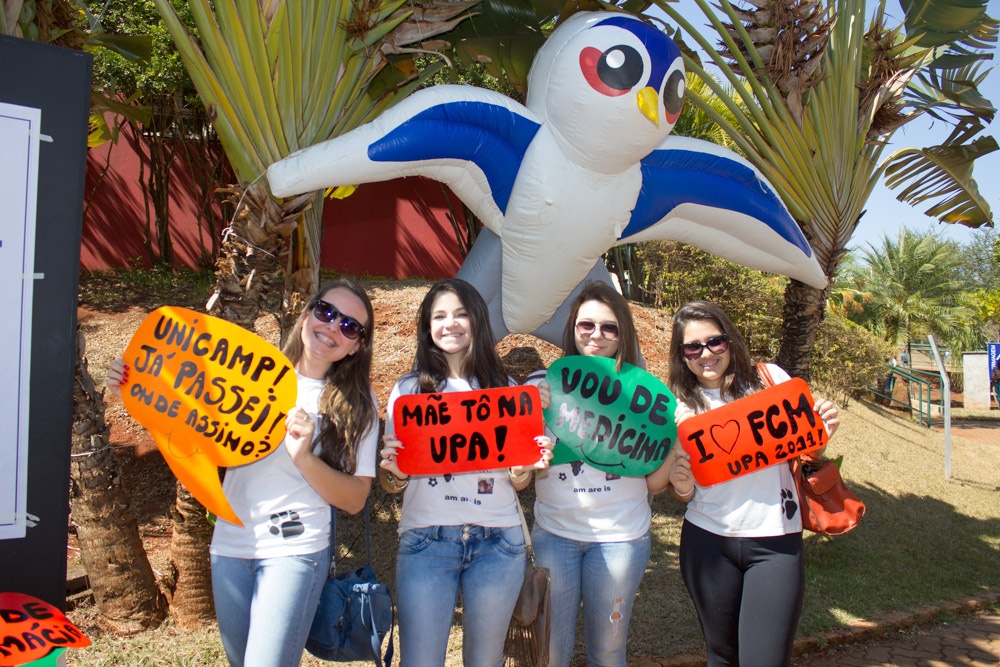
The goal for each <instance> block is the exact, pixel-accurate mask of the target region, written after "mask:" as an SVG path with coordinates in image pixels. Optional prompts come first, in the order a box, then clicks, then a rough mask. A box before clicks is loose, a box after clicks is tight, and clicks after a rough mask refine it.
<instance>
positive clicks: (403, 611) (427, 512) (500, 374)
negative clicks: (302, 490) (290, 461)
mask: <svg viewBox="0 0 1000 667" xmlns="http://www.w3.org/2000/svg"><path fill="white" fill-rule="evenodd" d="M413 368H414V370H413V372H412V373H409V374H407V375H404V376H403V377H402V378H400V379H399V381H398V382H396V386H395V387H393V389H392V393H391V395H390V396H389V405H388V407H387V409H386V415H387V420H386V428H385V431H386V433H385V436H384V437H383V441H384V447H383V448H382V450H381V456H382V461H381V463H380V465H381V467H382V468H383V469H384V470H385V471H386V473H387V476H386V477H385V478H384V482H383V486H384V487H385V488H386V489H387V490H388V491H390V492H393V493H399V492H400V491H403V490H404V489H405V495H404V496H403V513H402V516H401V518H400V521H399V556H398V558H397V560H396V605H397V608H398V609H399V647H400V654H401V656H400V665H401V667H432V666H433V665H444V662H445V657H446V654H447V650H448V638H449V634H450V631H451V623H452V617H453V615H454V611H455V603H456V601H457V598H458V594H459V592H460V591H461V594H462V662H463V664H464V665H466V667H500V665H501V664H502V663H503V647H504V639H505V638H506V636H507V626H508V624H509V622H510V618H511V615H512V614H513V611H514V604H515V602H516V601H517V596H518V593H519V592H520V589H521V582H522V581H523V580H524V571H525V541H524V535H523V533H522V530H521V521H520V517H519V515H518V509H517V502H518V501H517V495H516V491H517V490H519V489H523V488H524V487H526V486H527V485H528V483H529V482H530V481H531V474H532V470H534V469H541V468H545V467H546V466H548V460H549V458H550V457H551V451H550V450H551V448H552V444H551V442H550V441H549V439H548V438H547V437H545V436H544V435H542V434H541V433H539V434H538V437H537V438H535V440H536V442H537V443H538V447H539V452H538V456H539V459H538V462H537V463H536V464H535V465H534V466H517V467H513V468H510V469H500V470H487V471H483V472H465V473H444V474H433V475H412V476H410V475H406V474H405V473H404V472H402V471H401V470H400V468H399V464H398V462H397V454H398V453H400V452H401V450H402V448H403V443H401V442H400V441H399V439H398V438H396V431H395V428H394V425H393V422H392V419H393V406H394V404H395V402H396V401H397V400H398V399H399V398H400V396H404V395H409V394H432V393H443V392H456V391H463V392H464V391H472V390H481V389H493V388H497V387H507V386H510V385H512V384H514V382H513V380H512V379H511V378H509V377H508V376H507V374H506V373H504V371H503V366H502V363H501V361H500V357H499V356H498V355H497V352H496V349H495V347H494V345H493V335H492V333H491V330H490V321H489V314H488V311H487V308H486V303H485V302H484V301H483V298H482V297H481V296H480V295H479V293H478V292H477V291H476V290H475V288H474V287H472V285H470V284H469V283H467V282H465V281H463V280H459V279H457V278H453V279H450V280H443V281H441V282H439V283H436V284H435V285H434V286H433V287H431V289H430V291H429V292H428V293H427V296H425V297H424V300H423V302H422V303H421V304H420V312H419V314H418V317H417V353H416V358H415V360H414V363H413ZM410 446H417V445H414V444H412V443H411V445H410Z"/></svg>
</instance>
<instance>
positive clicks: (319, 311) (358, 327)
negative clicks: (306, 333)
mask: <svg viewBox="0 0 1000 667" xmlns="http://www.w3.org/2000/svg"><path fill="white" fill-rule="evenodd" d="M312 312H313V315H315V316H316V319H317V320H319V321H320V322H324V323H326V324H329V323H330V322H333V321H334V320H336V319H338V318H339V319H340V333H342V334H344V338H349V339H350V340H354V339H356V338H357V337H358V336H364V335H365V327H364V325H363V324H361V322H358V321H357V320H356V319H354V318H353V317H349V316H347V315H344V314H343V313H342V312H340V311H339V310H337V309H336V308H335V307H334V306H333V305H332V304H329V303H327V302H326V301H323V299H316V303H314V304H313V307H312Z"/></svg>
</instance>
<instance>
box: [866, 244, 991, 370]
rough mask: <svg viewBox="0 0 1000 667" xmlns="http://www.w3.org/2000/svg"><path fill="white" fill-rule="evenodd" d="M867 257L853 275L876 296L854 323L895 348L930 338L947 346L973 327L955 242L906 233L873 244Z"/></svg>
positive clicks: (870, 293)
mask: <svg viewBox="0 0 1000 667" xmlns="http://www.w3.org/2000/svg"><path fill="white" fill-rule="evenodd" d="M861 255H862V256H861V259H862V263H861V265H860V266H858V267H857V268H855V269H854V271H853V272H852V276H849V277H850V278H852V279H853V282H854V284H855V286H856V287H857V288H858V290H860V291H862V292H864V293H866V294H868V295H870V298H869V299H868V300H867V302H866V303H865V304H864V308H863V309H862V310H861V311H860V312H858V313H854V314H851V315H849V319H851V320H853V321H855V322H857V323H858V324H861V325H863V326H865V328H867V329H869V330H870V331H875V332H877V333H878V334H879V335H880V336H881V337H882V338H883V339H884V340H885V341H886V342H887V343H889V345H890V346H891V347H892V348H893V349H896V350H898V349H899V348H900V347H901V346H903V345H905V344H906V343H908V342H909V341H912V340H920V339H922V338H924V337H926V336H927V335H928V334H933V335H934V336H935V338H936V339H938V340H939V341H942V342H944V343H945V344H946V345H947V341H950V340H955V339H956V338H960V337H961V336H962V334H963V332H964V331H965V330H967V329H968V328H969V324H970V322H971V320H972V315H973V313H972V312H971V310H970V309H969V308H968V307H966V306H965V305H963V304H962V299H961V298H960V297H961V284H960V282H959V280H958V278H957V276H958V267H959V265H960V264H961V257H960V254H959V252H958V247H957V245H956V244H955V243H953V242H950V241H945V240H942V239H941V238H940V237H939V236H937V235H936V234H933V233H926V234H918V233H915V232H913V231H910V230H907V229H903V230H900V232H899V236H898V238H897V239H891V238H889V237H883V239H882V243H881V245H880V246H875V245H872V244H869V245H868V247H867V249H865V250H864V251H862V253H861Z"/></svg>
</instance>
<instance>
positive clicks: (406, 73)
mask: <svg viewBox="0 0 1000 667" xmlns="http://www.w3.org/2000/svg"><path fill="white" fill-rule="evenodd" d="M494 1H495V2H496V0H494ZM154 2H155V4H156V7H157V11H158V12H159V13H160V15H161V16H162V17H163V20H164V24H165V26H166V27H167V30H168V31H169V32H170V35H171V37H172V39H173V40H174V43H175V44H176V46H177V49H178V51H179V53H180V55H181V58H182V59H183V61H184V64H185V67H186V68H187V70H188V73H189V75H190V76H191V80H192V81H193V82H194V85H195V87H196V89H197V90H198V94H199V96H200V98H201V101H202V103H203V104H204V106H205V108H206V109H207V111H208V114H209V116H210V118H211V119H212V121H213V125H214V127H215V130H216V134H217V135H218V137H219V140H220V142H221V144H222V147H223V150H224V151H225V153H226V155H227V157H228V158H229V161H230V164H231V166H232V168H233V170H234V172H235V175H236V179H237V183H234V184H232V185H231V186H229V187H228V188H227V189H226V190H225V196H226V198H227V199H228V200H229V201H230V202H231V203H233V204H234V208H235V210H236V214H235V216H234V217H233V219H232V220H230V221H229V225H228V227H227V229H226V230H225V234H224V237H223V242H222V244H221V249H220V255H219V259H218V261H217V263H216V276H217V283H216V290H215V293H214V294H213V296H212V297H211V298H210V299H209V302H208V304H207V309H208V310H209V312H211V313H213V314H215V315H218V316H221V317H223V318H225V319H228V320H230V321H232V322H235V323H237V324H240V325H242V326H244V327H247V328H251V329H252V327H253V323H254V321H255V320H256V318H257V316H258V315H259V314H261V313H275V312H280V313H281V315H280V316H279V324H280V326H281V330H282V338H284V334H285V333H286V332H287V331H288V329H289V327H290V325H291V323H292V321H293V319H294V314H296V313H297V312H298V311H299V310H300V309H301V306H302V305H303V302H304V300H305V298H306V297H307V296H308V295H309V294H311V293H312V292H314V291H315V290H316V288H317V286H318V282H319V268H320V262H319V256H320V247H321V241H322V235H323V227H322V209H323V194H322V193H311V194H305V195H302V196H299V197H295V198H292V199H289V200H286V201H278V200H275V199H273V198H272V197H271V196H270V193H269V192H268V190H267V187H266V186H265V184H264V183H263V182H262V177H263V174H264V171H265V169H266V168H267V166H268V165H270V164H271V163H273V162H276V161H277V160H280V159H282V158H284V157H287V156H288V155H289V154H291V153H292V152H294V151H296V150H299V149H301V148H304V147H307V146H311V145H313V144H316V143H319V142H322V141H325V140H327V139H330V138H333V137H336V136H339V135H340V134H343V133H345V132H347V131H350V130H352V129H354V128H355V127H357V126H359V125H361V124H363V123H365V122H367V121H370V120H372V119H373V118H375V117H376V116H377V115H378V114H379V113H381V112H382V111H383V110H384V109H386V108H387V107H389V106H390V105H391V104H393V103H394V102H395V101H397V100H398V99H401V98H402V97H403V96H405V95H406V94H407V93H409V92H410V91H412V90H415V89H416V88H417V87H419V86H420V85H421V83H422V82H423V81H425V80H427V79H428V78H429V77H431V76H432V75H433V74H434V73H435V72H436V71H437V70H438V69H439V68H440V67H441V65H442V63H441V61H435V62H433V63H431V64H430V66H428V67H426V68H425V69H423V70H421V71H419V72H418V71H417V70H416V69H415V67H413V63H412V60H413V57H414V55H415V54H420V55H424V56H426V55H427V54H428V53H434V52H436V51H438V50H440V49H450V50H451V51H452V52H454V51H456V50H458V47H459V46H464V47H468V48H465V49H464V50H463V54H464V56H465V57H467V58H468V57H471V56H472V55H475V54H477V53H478V54H480V56H481V58H480V59H479V60H480V61H483V60H485V61H486V62H488V63H490V64H492V65H493V66H494V67H506V66H508V64H509V65H510V66H511V68H512V70H513V69H514V66H515V65H516V64H517V63H520V62H523V60H524V58H523V57H520V56H519V57H516V54H518V53H520V54H521V56H523V52H524V51H530V53H531V54H533V53H534V49H537V46H538V44H540V43H541V39H542V34H541V32H540V31H538V29H537V27H535V28H534V31H532V30H531V29H530V28H528V27H527V25H528V23H529V21H527V20H526V19H528V18H530V22H531V23H532V24H533V26H537V24H538V23H539V22H540V21H541V20H542V19H540V18H539V17H544V16H545V15H548V16H551V15H552V14H553V13H554V11H555V10H554V9H553V8H552V7H551V6H550V5H553V4H555V3H554V1H553V0H546V1H545V2H542V3H536V4H537V7H536V8H535V9H532V5H531V3H527V2H520V3H518V2H507V3H503V2H496V4H501V5H505V6H507V7H508V8H510V7H513V10H512V11H510V12H507V13H504V12H495V13H494V14H499V17H498V16H493V15H491V14H490V12H487V11H483V12H480V13H481V14H482V15H483V16H482V18H484V19H485V18H491V19H493V20H491V21H490V22H487V21H480V22H479V23H478V24H477V26H476V31H475V32H474V33H468V34H467V35H466V36H465V38H464V40H463V41H462V42H461V43H454V44H453V43H450V42H447V41H445V40H443V39H441V38H439V39H433V38H435V37H440V36H442V35H443V34H444V33H447V32H448V31H450V30H452V29H454V28H455V26H456V25H459V24H460V23H462V22H463V21H464V20H465V19H466V18H467V17H468V16H469V14H470V11H469V10H470V8H472V7H473V6H476V5H478V4H480V3H479V1H478V0H471V1H465V2H460V1H448V0H440V1H438V2H417V3H406V2H404V1H403V0H297V1H296V2H286V1H284V0H273V1H272V2H268V3H259V2H256V1H255V0H223V1H222V2H211V1H210V0H187V9H188V10H190V12H191V16H192V18H193V22H194V25H195V28H196V34H192V33H191V32H190V31H189V30H188V29H187V27H186V26H185V24H184V22H183V21H182V20H181V17H180V15H179V14H178V12H177V10H176V9H175V8H174V5H173V3H172V2H171V0H154ZM479 10H480V8H479V7H477V12H479ZM536 12H537V13H536ZM546 13H547V14H546ZM511 22H514V23H517V22H520V23H521V25H522V28H521V29H520V30H519V31H514V32H516V34H517V35H518V36H519V38H518V39H517V40H515V42H516V43H512V44H511V43H508V44H503V45H501V44H500V43H499V42H498V40H497V39H496V38H495V35H496V34H497V33H498V32H499V34H504V31H505V28H504V26H510V25H511ZM456 34H457V33H456ZM506 34H508V35H509V34H513V33H512V32H511V31H507V32H506ZM491 35H493V36H494V38H493V39H492V40H490V39H488V38H489V37H490V36H491ZM453 39H457V37H455V38H453ZM484 40H485V42H484ZM532 44H534V46H533V47H532ZM487 47H488V48H487ZM528 61H529V62H530V57H529V58H528ZM177 513H178V514H177V516H178V518H183V519H184V520H183V521H177V522H176V523H175V527H174V538H173V540H174V541H173V543H174V545H176V546H177V548H175V549H172V554H173V557H174V568H175V577H176V582H177V591H176V592H175V597H174V599H173V601H172V603H171V606H172V610H173V611H174V613H175V616H176V614H177V611H178V610H177V609H176V608H175V607H176V605H177V604H178V597H177V596H178V595H180V594H181V593H183V594H184V595H185V596H186V598H187V599H191V598H194V599H195V601H196V600H205V601H207V602H209V603H210V595H207V594H206V589H205V586H206V585H207V581H208V577H207V576H204V575H205V572H206V569H207V565H206V564H207V559H206V558H205V554H206V553H207V544H208V537H207V536H208V531H207V530H206V525H205V522H204V520H203V518H201V517H202V516H203V514H204V512H203V510H200V508H198V506H197V504H196V503H194V501H193V499H192V498H185V497H184V496H182V494H181V493H180V491H179V493H178V502H177ZM188 584H190V585H188ZM190 607H191V609H192V610H194V609H196V608H197V604H195V603H194V602H193V603H192V605H190Z"/></svg>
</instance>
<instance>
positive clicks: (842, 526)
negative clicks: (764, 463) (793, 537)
mask: <svg viewBox="0 0 1000 667" xmlns="http://www.w3.org/2000/svg"><path fill="white" fill-rule="evenodd" d="M790 465H791V466H792V476H793V477H794V478H795V486H796V487H797V488H798V491H799V508H800V509H801V510H802V527H803V528H804V529H806V530H811V531H812V532H814V533H819V534H820V535H843V534H844V533H846V532H847V531H849V530H852V529H853V528H854V527H855V526H857V525H858V522H859V521H861V517H863V516H864V515H865V504H864V503H863V502H861V499H860V498H858V497H857V496H856V495H854V494H853V493H852V492H851V490H850V489H848V488H847V486H846V485H845V484H844V480H843V478H842V477H841V476H840V466H838V465H837V461H826V460H822V459H806V458H802V457H800V458H797V459H795V460H794V461H792V462H791V464H790Z"/></svg>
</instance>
